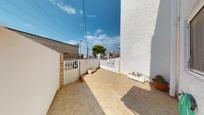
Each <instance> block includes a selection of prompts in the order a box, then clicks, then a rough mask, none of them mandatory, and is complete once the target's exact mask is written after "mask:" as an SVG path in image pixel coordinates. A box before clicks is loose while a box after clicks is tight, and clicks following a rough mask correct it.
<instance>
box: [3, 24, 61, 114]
mask: <svg viewBox="0 0 204 115" xmlns="http://www.w3.org/2000/svg"><path fill="white" fill-rule="evenodd" d="M59 61H60V55H59V54H58V53H57V52H55V51H53V50H51V49H48V48H47V47H44V46H42V45H40V44H38V43H36V42H33V41H31V40H30V39H27V38H25V37H23V36H21V35H18V34H16V33H15V32H11V31H10V30H7V29H5V28H2V27H0V115H45V114H46V112H47V110H48V108H49V106H50V104H51V102H52V100H53V98H54V96H55V93H56V91H57V90H58V88H59V73H60V72H59V70H60V69H59V67H60V66H59Z"/></svg>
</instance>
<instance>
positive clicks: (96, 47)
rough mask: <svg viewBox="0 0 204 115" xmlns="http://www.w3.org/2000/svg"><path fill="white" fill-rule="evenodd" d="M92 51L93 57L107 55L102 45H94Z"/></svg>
mask: <svg viewBox="0 0 204 115" xmlns="http://www.w3.org/2000/svg"><path fill="white" fill-rule="evenodd" d="M92 51H93V52H92V53H93V55H94V56H95V57H96V55H97V54H99V53H100V54H103V55H105V51H106V48H105V47H104V46H102V45H94V46H93V47H92Z"/></svg>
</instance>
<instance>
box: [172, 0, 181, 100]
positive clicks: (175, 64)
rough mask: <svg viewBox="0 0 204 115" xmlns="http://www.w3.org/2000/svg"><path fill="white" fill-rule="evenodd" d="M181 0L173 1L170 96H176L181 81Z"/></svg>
mask: <svg viewBox="0 0 204 115" xmlns="http://www.w3.org/2000/svg"><path fill="white" fill-rule="evenodd" d="M179 39H180V0H172V1H171V48H170V49H171V60H170V61H171V64H170V66H171V67H170V92H169V94H170V96H172V97H175V94H176V90H177V89H178V83H179V82H178V81H179V55H180V53H179Z"/></svg>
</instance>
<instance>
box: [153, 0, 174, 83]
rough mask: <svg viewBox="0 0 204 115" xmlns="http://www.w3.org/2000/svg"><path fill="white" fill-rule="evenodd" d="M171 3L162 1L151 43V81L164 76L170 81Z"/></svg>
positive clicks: (165, 0)
mask: <svg viewBox="0 0 204 115" xmlns="http://www.w3.org/2000/svg"><path fill="white" fill-rule="evenodd" d="M170 43H171V1H170V0H160V5H159V9H158V14H157V20H156V26H155V31H154V35H153V37H152V42H151V60H150V79H152V78H153V77H154V76H155V75H158V74H160V75H163V76H164V77H165V79H166V80H167V81H170V45H171V44H170Z"/></svg>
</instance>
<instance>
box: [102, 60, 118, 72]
mask: <svg viewBox="0 0 204 115" xmlns="http://www.w3.org/2000/svg"><path fill="white" fill-rule="evenodd" d="M100 67H101V68H103V69H106V70H109V71H112V72H116V73H120V58H113V59H101V60H100Z"/></svg>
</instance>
